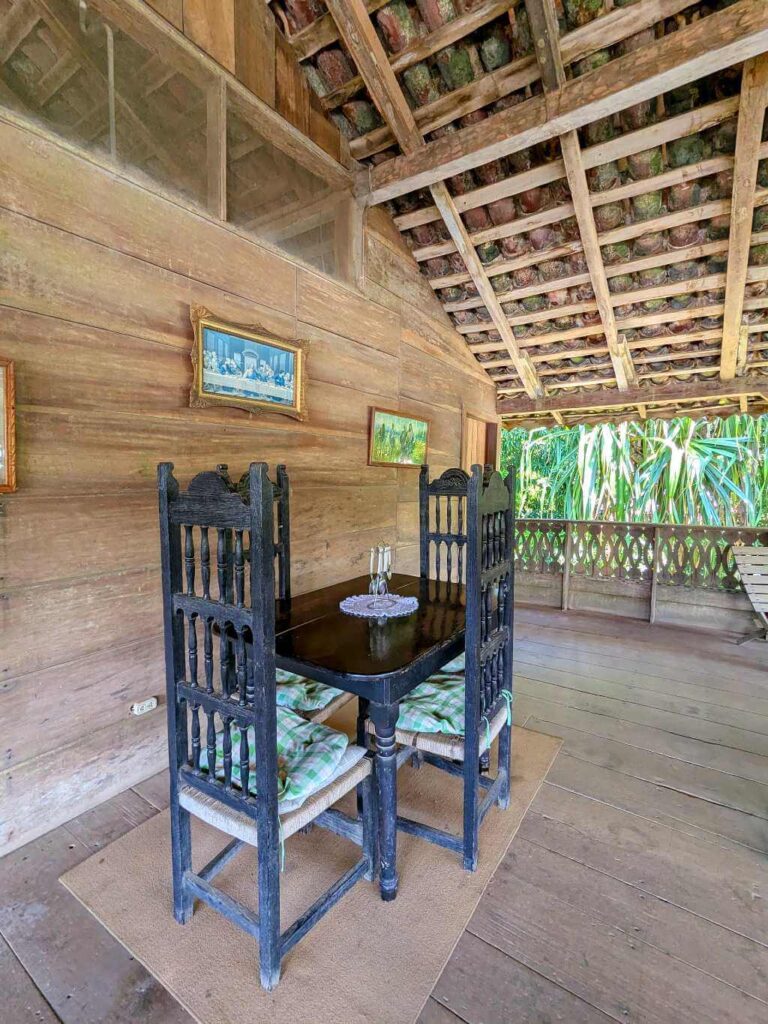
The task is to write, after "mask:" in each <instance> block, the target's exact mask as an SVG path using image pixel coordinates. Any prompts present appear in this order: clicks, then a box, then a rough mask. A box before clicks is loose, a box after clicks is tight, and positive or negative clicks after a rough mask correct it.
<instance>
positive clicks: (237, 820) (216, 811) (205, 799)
mask: <svg viewBox="0 0 768 1024" xmlns="http://www.w3.org/2000/svg"><path fill="white" fill-rule="evenodd" d="M365 755H366V750H365V748H364V747H358V746H355V745H352V746H349V747H347V749H346V751H345V752H344V755H343V757H342V759H341V761H340V762H339V764H338V767H337V768H336V771H335V772H334V773H333V775H332V776H331V777H330V778H329V779H328V780H327V781H326V782H325V783H323V785H322V786H321V787H320V788H319V789H318V790H317V791H316V792H315V793H313V794H311V795H310V796H308V797H307V798H306V799H305V800H303V801H296V800H290V801H289V800H284V801H282V802H281V803H279V804H278V806H277V812H278V815H279V816H280V828H281V834H282V838H283V840H285V839H287V838H288V837H289V836H292V835H293V834H294V832H298V831H299V829H301V828H303V827H304V826H305V825H308V824H309V823H310V822H311V821H313V820H314V819H315V818H316V817H317V816H318V815H319V814H322V813H323V811H325V810H327V809H328V808H329V807H331V806H332V805H333V804H335V803H336V801H337V800H340V799H341V798H342V797H343V796H345V795H346V794H347V793H348V792H349V791H350V790H352V789H354V788H355V787H356V786H357V785H359V784H360V783H361V782H362V781H363V779H365V778H367V776H369V775H370V774H371V760H370V758H367V757H366V756H365ZM179 803H180V805H181V806H182V807H183V808H185V810H187V811H191V812H192V814H194V815H195V816H196V817H198V818H200V819H202V820H203V821H205V822H206V823H207V824H208V825H213V827H214V828H217V829H220V830H221V831H222V832H226V833H227V834H228V835H230V836H232V838H233V839H241V840H242V841H243V842H244V843H248V845H249V846H258V840H257V835H256V822H255V820H254V819H253V818H251V817H249V816H248V815H247V814H243V813H242V812H241V811H236V810H233V809H232V808H230V807H227V805H226V804H223V803H221V802H220V801H219V800H215V799H214V798H212V797H209V796H206V795H205V794H203V793H201V792H200V791H199V790H197V789H194V788H193V787H192V786H182V787H181V788H180V789H179Z"/></svg>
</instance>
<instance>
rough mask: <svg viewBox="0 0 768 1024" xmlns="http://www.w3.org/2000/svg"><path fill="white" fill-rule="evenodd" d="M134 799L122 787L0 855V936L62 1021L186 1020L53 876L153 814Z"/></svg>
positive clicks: (179, 1023)
mask: <svg viewBox="0 0 768 1024" xmlns="http://www.w3.org/2000/svg"><path fill="white" fill-rule="evenodd" d="M140 800H141V798H140V797H139V796H138V795H136V794H134V793H123V794H120V795H119V796H117V797H114V798H113V799H112V800H109V801H107V802H106V803H104V804H102V805H100V806H99V807H96V808H94V809H93V810H91V811H88V812H87V813H86V814H84V815H81V816H80V817H79V818H76V819H74V820H73V821H71V822H69V823H68V824H67V825H65V826H61V827H60V828H57V829H55V830H54V831H53V832H49V833H48V834H47V835H45V836H42V837H40V838H39V839H36V840H34V841H33V842H31V843H28V844H27V845H26V846H24V847H22V848H21V849H19V850H16V851H15V852H14V853H11V854H8V855H7V856H6V857H3V858H2V860H0V893H1V894H2V895H1V896H0V935H2V937H3V938H4V940H5V941H6V942H7V943H8V945H9V946H10V948H11V949H12V951H13V953H14V955H15V956H16V957H17V959H18V961H19V962H20V963H21V964H22V966H23V968H24V970H25V971H26V972H27V974H28V975H29V977H30V979H31V983H32V984H33V985H34V986H35V988H36V989H37V990H38V991H39V992H40V993H41V995H42V996H43V998H44V1000H45V1001H46V1003H47V1004H48V1005H49V1007H51V1008H52V1009H53V1011H54V1012H55V1014H56V1015H57V1016H58V1018H59V1019H60V1020H61V1022H62V1024H105V1022H109V1024H138V1022H141V1024H192V1018H191V1017H190V1016H189V1015H188V1014H187V1013H186V1011H184V1010H182V1008H181V1007H180V1006H179V1004H178V1003H177V1002H176V1000H175V999H174V998H173V997H172V996H171V995H169V993H168V992H167V991H166V990H165V989H164V988H163V987H162V986H161V985H160V984H159V982H157V981H155V979H154V978H153V977H152V976H151V975H150V974H148V973H147V971H145V970H144V968H143V967H142V966H141V965H140V964H138V963H137V962H136V961H135V960H134V959H133V957H131V955H130V954H129V953H128V952H127V950H126V949H125V948H124V947H123V946H121V945H120V944H119V943H118V942H117V941H116V940H115V939H113V938H112V936H111V935H109V933H108V932H107V931H105V929H104V928H102V926H101V925H100V924H99V923H98V922H97V921H96V919H95V918H94V917H93V916H92V915H91V914H90V913H89V912H88V911H87V910H86V909H85V908H84V907H82V906H81V905H80V903H78V901H77V900H76V899H75V898H74V897H73V896H72V895H71V894H70V893H69V892H67V890H66V889H64V887H63V886H62V885H61V884H60V883H59V881H58V879H59V877H60V876H61V875H62V874H63V873H64V872H65V871H67V870H69V869H70V868H72V867H74V866H75V865H76V864H78V863H80V861H82V860H85V859H86V858H87V857H89V856H91V854H92V853H93V851H94V849H98V848H99V847H100V846H102V845H106V843H107V842H110V841H112V840H113V839H116V838H118V836H119V835H122V834H123V833H124V832H127V831H128V830H129V829H131V828H133V827H134V825H135V824H136V823H137V821H138V820H144V819H145V818H146V817H151V815H152V814H154V813H156V809H155V808H153V807H152V806H151V805H150V804H148V803H146V802H145V806H144V808H143V809H142V808H141V807H140V805H139V803H137V801H140ZM0 998H1V997H0ZM5 1019H8V1020H9V1024H16V1022H15V1021H13V1019H12V1018H4V1017H3V1015H2V1012H1V1011H0V1020H5ZM33 1019H34V1018H33ZM43 1019H44V1018H43ZM54 1019H56V1018H54Z"/></svg>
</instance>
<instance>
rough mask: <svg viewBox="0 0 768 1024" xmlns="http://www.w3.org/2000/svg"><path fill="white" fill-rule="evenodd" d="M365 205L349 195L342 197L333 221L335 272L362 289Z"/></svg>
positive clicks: (363, 282)
mask: <svg viewBox="0 0 768 1024" xmlns="http://www.w3.org/2000/svg"><path fill="white" fill-rule="evenodd" d="M367 209H368V208H367V206H366V205H365V203H364V202H361V201H360V200H359V199H355V198H354V197H352V196H350V197H349V198H346V199H342V200H341V201H340V203H339V204H338V207H337V210H336V219H335V221H334V231H335V238H334V242H335V253H336V273H337V275H338V276H339V277H341V278H342V279H343V280H345V281H349V283H350V284H353V285H355V287H356V288H360V289H362V288H363V287H364V286H365V216H366V211H367Z"/></svg>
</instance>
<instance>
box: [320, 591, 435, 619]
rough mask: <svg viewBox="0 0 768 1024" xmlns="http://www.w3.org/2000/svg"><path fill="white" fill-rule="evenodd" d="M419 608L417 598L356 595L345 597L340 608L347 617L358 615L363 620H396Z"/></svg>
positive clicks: (397, 595) (391, 595) (388, 595)
mask: <svg viewBox="0 0 768 1024" xmlns="http://www.w3.org/2000/svg"><path fill="white" fill-rule="evenodd" d="M418 607H419V601H418V598H416V597H404V596H403V595H402V594H383V595H381V596H379V597H374V595H373V594H355V596H354V597H345V598H344V600H343V601H341V602H340V603H339V608H341V610H342V611H343V612H345V613H346V614H347V615H357V616H358V617H359V618H362V619H394V618H399V617H400V616H401V615H410V614H411V613H412V612H415V611H416V609H417V608H418Z"/></svg>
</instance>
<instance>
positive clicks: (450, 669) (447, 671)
mask: <svg viewBox="0 0 768 1024" xmlns="http://www.w3.org/2000/svg"><path fill="white" fill-rule="evenodd" d="M463 671H464V655H463V654H460V655H459V656H458V658H454V659H453V661H449V662H448V664H447V665H443V667H442V668H441V669H440V671H439V672H437V673H436V675H438V676H444V675H449V676H450V675H456V673H457V672H463Z"/></svg>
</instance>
